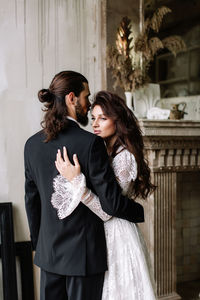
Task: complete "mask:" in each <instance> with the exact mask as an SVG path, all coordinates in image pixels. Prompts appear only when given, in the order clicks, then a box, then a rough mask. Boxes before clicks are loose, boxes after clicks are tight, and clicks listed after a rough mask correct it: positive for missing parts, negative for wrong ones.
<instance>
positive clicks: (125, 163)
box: [112, 149, 137, 196]
mask: <svg viewBox="0 0 200 300" xmlns="http://www.w3.org/2000/svg"><path fill="white" fill-rule="evenodd" d="M112 167H113V170H114V173H115V176H116V179H117V180H118V182H119V185H120V186H121V188H122V190H123V194H125V195H128V196H131V195H130V194H129V192H130V191H131V189H132V187H133V184H134V181H135V179H136V178H137V163H136V160H135V157H134V155H133V154H132V153H130V152H129V151H128V150H126V149H123V150H122V151H120V152H119V153H118V154H117V155H116V156H115V157H114V159H113V162H112Z"/></svg>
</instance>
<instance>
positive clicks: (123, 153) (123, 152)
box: [114, 146, 136, 161]
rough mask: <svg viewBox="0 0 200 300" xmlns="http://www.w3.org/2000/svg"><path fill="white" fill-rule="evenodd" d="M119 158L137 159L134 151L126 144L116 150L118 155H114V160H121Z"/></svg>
mask: <svg viewBox="0 0 200 300" xmlns="http://www.w3.org/2000/svg"><path fill="white" fill-rule="evenodd" d="M119 159H124V160H133V161H136V160H135V156H134V154H133V153H131V152H130V151H129V150H128V149H127V148H126V146H119V148H118V149H117V151H116V155H115V157H114V160H119Z"/></svg>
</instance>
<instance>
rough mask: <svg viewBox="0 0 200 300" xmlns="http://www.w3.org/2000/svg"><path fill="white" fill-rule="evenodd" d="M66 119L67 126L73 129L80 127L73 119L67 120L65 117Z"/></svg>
mask: <svg viewBox="0 0 200 300" xmlns="http://www.w3.org/2000/svg"><path fill="white" fill-rule="evenodd" d="M67 119H68V122H69V125H70V126H73V127H80V126H79V124H78V122H77V121H76V120H74V119H73V118H68V117H67Z"/></svg>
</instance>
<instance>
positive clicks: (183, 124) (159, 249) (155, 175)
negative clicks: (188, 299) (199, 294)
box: [140, 120, 200, 300]
mask: <svg viewBox="0 0 200 300" xmlns="http://www.w3.org/2000/svg"><path fill="white" fill-rule="evenodd" d="M140 126H141V128H142V131H143V134H144V144H145V151H146V157H147V158H148V161H149V165H150V168H151V170H152V179H153V181H154V184H155V185H156V186H157V188H156V191H155V192H154V193H153V194H152V195H151V196H150V197H149V199H148V200H147V201H145V202H143V205H144V208H145V223H144V224H143V225H141V228H142V231H143V232H144V237H145V240H146V242H147V246H148V248H149V251H150V257H151V261H152V265H153V270H154V277H155V280H156V285H157V294H158V299H165V300H167V299H170V300H177V299H181V297H180V296H179V295H178V294H177V293H176V260H175V257H176V255H175V254H176V253H175V244H176V243H175V237H176V197H177V173H178V172H188V171H199V170H200V122H198V121H179V120H178V121H171V120H162V121H160V120H158V121H155V120H140Z"/></svg>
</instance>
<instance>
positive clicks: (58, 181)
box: [51, 175, 80, 219]
mask: <svg viewBox="0 0 200 300" xmlns="http://www.w3.org/2000/svg"><path fill="white" fill-rule="evenodd" d="M53 188H54V193H53V194H52V197H51V204H52V205H53V207H54V208H55V209H56V210H57V215H58V218H59V219H64V218H65V217H67V216H69V215H70V214H71V213H72V212H73V211H74V210H75V208H76V207H77V206H78V204H79V203H80V198H78V197H77V198H73V186H72V184H71V182H69V181H68V180H67V179H66V178H64V177H63V176H62V175H57V176H56V177H55V178H54V180H53Z"/></svg>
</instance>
